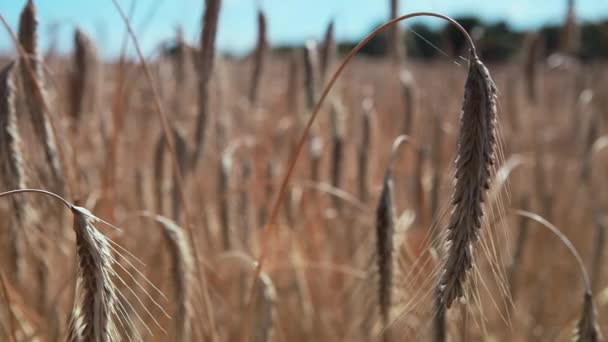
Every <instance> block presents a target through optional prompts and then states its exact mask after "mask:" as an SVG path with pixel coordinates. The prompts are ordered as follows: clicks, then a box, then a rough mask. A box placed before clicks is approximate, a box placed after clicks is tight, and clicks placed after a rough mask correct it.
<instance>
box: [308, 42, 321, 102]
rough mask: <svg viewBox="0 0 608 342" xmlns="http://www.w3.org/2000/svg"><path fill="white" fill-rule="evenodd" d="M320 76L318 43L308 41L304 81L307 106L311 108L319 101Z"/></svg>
mask: <svg viewBox="0 0 608 342" xmlns="http://www.w3.org/2000/svg"><path fill="white" fill-rule="evenodd" d="M318 78H319V56H318V53H317V44H316V43H315V42H314V41H312V40H311V41H307V42H306V47H305V48H304V83H305V89H306V108H308V109H311V108H313V107H314V105H315V102H317V82H318Z"/></svg>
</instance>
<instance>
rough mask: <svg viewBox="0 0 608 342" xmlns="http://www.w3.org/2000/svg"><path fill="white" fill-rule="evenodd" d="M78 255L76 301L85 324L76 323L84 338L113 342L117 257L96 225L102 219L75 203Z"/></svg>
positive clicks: (114, 335)
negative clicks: (113, 278) (114, 256)
mask: <svg viewBox="0 0 608 342" xmlns="http://www.w3.org/2000/svg"><path fill="white" fill-rule="evenodd" d="M71 210H72V214H74V233H75V234H76V254H77V256H78V273H79V276H78V289H79V292H78V295H79V300H78V301H76V302H75V303H77V305H78V307H77V308H78V309H79V311H80V315H81V321H82V323H81V324H82V325H79V324H73V326H74V327H75V328H78V329H79V331H78V333H76V334H70V335H73V336H80V339H81V340H82V341H113V340H114V339H115V338H116V337H117V336H118V333H117V330H116V326H115V322H114V320H113V316H114V315H115V314H116V307H115V305H116V303H117V294H116V293H117V290H116V287H115V286H114V283H113V281H112V278H111V276H112V274H113V273H114V271H113V270H112V264H114V263H115V260H114V258H113V256H112V253H111V248H110V244H109V242H108V240H107V239H106V237H105V236H104V235H103V234H101V233H100V232H99V231H98V230H97V228H95V226H94V225H93V224H94V223H95V222H99V219H98V218H97V217H95V216H94V215H93V214H92V213H91V212H90V211H88V210H87V209H85V208H81V207H77V206H72V207H71Z"/></svg>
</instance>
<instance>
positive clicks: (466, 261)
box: [436, 54, 496, 309]
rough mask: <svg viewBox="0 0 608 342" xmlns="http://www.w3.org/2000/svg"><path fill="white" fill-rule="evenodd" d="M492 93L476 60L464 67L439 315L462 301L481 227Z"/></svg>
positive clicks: (492, 135)
mask: <svg viewBox="0 0 608 342" xmlns="http://www.w3.org/2000/svg"><path fill="white" fill-rule="evenodd" d="M495 121H496V87H495V86H494V82H493V81H492V78H491V77H490V74H489V72H488V70H487V69H486V67H485V66H484V65H483V64H482V63H481V61H480V60H479V59H478V58H477V56H476V55H475V54H472V59H471V61H470V65H469V74H468V77H467V82H466V84H465V96H464V103H463V107H462V114H461V117H460V134H459V138H458V156H457V158H456V172H455V179H456V183H455V186H454V193H453V195H452V205H453V206H454V207H453V209H452V213H451V216H450V219H449V223H448V226H447V232H446V238H445V243H446V255H445V258H444V261H443V265H442V270H441V274H440V277H439V281H438V283H437V286H436V291H437V292H438V295H439V297H440V301H441V304H440V305H439V309H442V308H444V309H447V308H449V307H450V306H451V304H452V302H453V301H454V299H457V298H459V297H462V296H464V294H465V291H464V287H465V282H466V280H467V274H468V272H469V270H470V269H471V268H472V266H473V262H474V260H473V243H475V242H476V241H477V239H478V237H479V230H480V228H481V225H482V215H483V208H482V204H483V198H484V195H485V192H486V190H487V189H488V187H489V184H490V177H491V168H492V165H493V164H494V148H495V146H494V145H495V144H496V136H495V132H494V125H495Z"/></svg>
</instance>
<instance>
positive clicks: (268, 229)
mask: <svg viewBox="0 0 608 342" xmlns="http://www.w3.org/2000/svg"><path fill="white" fill-rule="evenodd" d="M422 16H427V17H436V18H440V19H443V20H446V21H448V22H449V23H450V24H452V25H454V26H455V27H456V28H458V30H459V31H461V32H462V33H463V34H464V35H465V37H466V39H467V42H468V44H469V49H470V53H471V56H472V57H474V58H477V53H476V50H475V44H474V43H473V39H472V38H471V36H469V34H468V33H467V31H466V30H465V29H464V28H463V27H462V26H461V25H460V24H459V23H458V22H457V21H456V20H454V19H452V18H450V17H448V16H445V15H441V14H438V13H432V12H416V13H410V14H406V15H403V16H400V17H397V18H395V19H393V20H390V21H388V22H386V23H384V24H382V25H380V26H379V27H378V28H376V29H375V30H374V31H372V32H371V33H370V34H368V35H367V36H366V37H365V38H364V39H363V40H361V41H360V42H359V44H357V45H356V46H355V47H354V48H353V49H352V50H351V51H350V52H349V53H348V55H346V57H345V58H344V59H343V60H342V62H341V63H340V65H339V66H338V68H337V69H336V71H334V74H333V75H332V77H331V79H330V80H329V82H328V83H327V84H326V85H325V89H323V92H322V93H321V97H320V98H319V99H318V101H317V103H316V105H315V107H314V108H313V110H312V114H311V115H310V118H309V119H308V122H307V123H306V126H305V128H304V132H303V133H302V135H301V136H300V140H299V141H298V144H297V146H296V150H295V153H294V155H293V157H292V159H291V160H290V162H289V164H288V166H287V170H286V171H285V175H284V176H283V179H282V181H281V186H280V188H279V192H278V193H277V195H276V197H275V199H274V202H273V204H272V210H271V212H270V216H269V218H268V221H267V222H266V225H265V227H264V231H263V237H262V241H261V244H262V246H261V248H260V251H261V252H260V256H259V258H258V264H257V267H256V278H255V280H254V281H253V282H252V284H251V288H250V291H249V299H248V300H247V303H248V304H247V306H248V310H250V309H251V307H250V306H251V302H250V299H251V298H253V291H254V290H255V286H256V283H257V278H258V277H259V275H260V273H261V272H262V267H263V264H264V259H265V257H266V253H267V252H268V242H269V241H270V239H269V237H270V236H271V233H272V232H273V230H274V226H275V223H276V220H277V217H278V215H279V209H280V207H281V203H283V198H284V197H285V193H286V192H287V185H288V183H289V180H290V179H291V176H292V174H293V171H294V170H295V165H296V162H297V161H298V158H299V156H300V154H301V152H302V149H303V147H304V144H305V143H306V138H307V137H308V133H309V132H310V129H311V127H312V124H313V123H314V122H315V119H316V118H317V115H318V114H319V110H320V109H321V105H322V104H323V102H324V101H325V99H326V98H327V95H328V94H329V92H330V90H331V89H332V87H333V86H334V84H335V83H336V81H337V80H338V77H339V76H340V75H341V74H342V72H343V71H344V69H345V68H346V66H347V65H348V63H350V61H351V60H352V59H353V58H354V57H355V55H356V54H357V53H358V52H359V50H361V49H362V48H363V47H364V46H365V45H366V44H367V43H368V42H369V41H370V40H372V38H374V37H375V36H376V35H378V34H379V33H380V32H382V31H384V30H386V29H387V28H389V27H391V26H393V25H396V24H397V23H398V22H400V21H403V20H406V19H409V18H414V17H422ZM242 337H243V338H245V336H244V335H243V336H242Z"/></svg>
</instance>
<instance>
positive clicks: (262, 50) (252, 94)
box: [249, 9, 268, 106]
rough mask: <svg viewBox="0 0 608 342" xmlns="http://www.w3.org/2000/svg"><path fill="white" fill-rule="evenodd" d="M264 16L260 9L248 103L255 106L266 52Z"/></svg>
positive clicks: (266, 39) (266, 40) (266, 41)
mask: <svg viewBox="0 0 608 342" xmlns="http://www.w3.org/2000/svg"><path fill="white" fill-rule="evenodd" d="M266 26H267V23H266V16H265V15H264V12H262V10H261V9H259V10H258V40H257V44H256V47H255V52H254V55H253V72H252V73H251V84H250V86H249V103H251V105H253V106H255V105H256V104H257V102H258V90H259V88H260V79H261V77H262V70H263V69H264V64H265V61H264V60H265V59H266V50H268V38H267V37H266V36H267V29H266Z"/></svg>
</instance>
